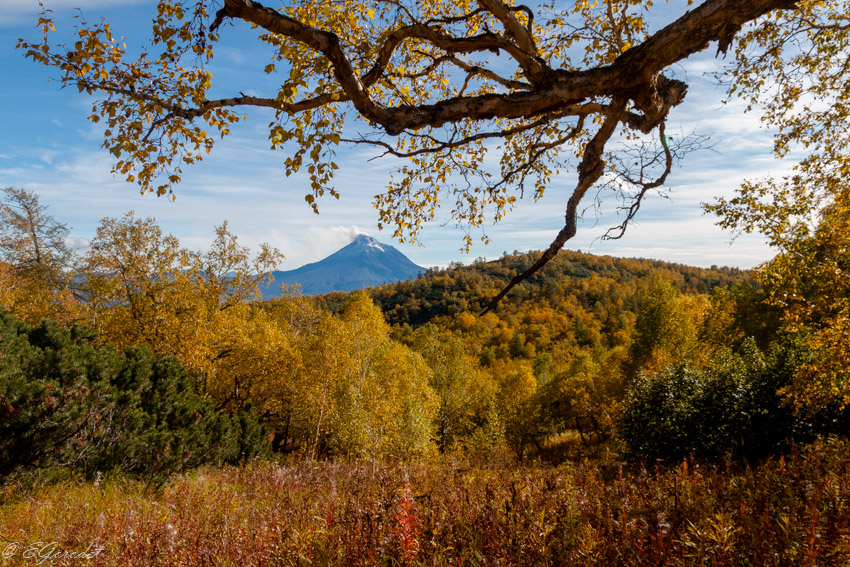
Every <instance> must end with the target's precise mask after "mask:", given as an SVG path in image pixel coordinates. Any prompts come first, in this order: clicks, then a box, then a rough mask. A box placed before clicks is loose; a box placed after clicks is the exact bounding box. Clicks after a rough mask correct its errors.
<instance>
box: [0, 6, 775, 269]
mask: <svg viewBox="0 0 850 567" xmlns="http://www.w3.org/2000/svg"><path fill="white" fill-rule="evenodd" d="M44 3H45V5H46V7H48V8H51V9H53V10H54V19H55V23H56V26H57V29H58V32H59V34H60V35H62V34H68V33H70V32H71V30H72V28H73V23H74V20H73V19H72V18H73V16H74V15H75V13H76V11H75V10H74V9H73V7H81V8H82V9H83V11H84V14H85V15H86V17H87V18H89V19H94V18H97V17H100V16H105V17H107V18H108V19H109V20H110V23H111V25H112V27H113V30H114V31H115V32H116V33H117V34H118V35H124V36H126V38H127V43H128V47H129V46H132V45H139V44H141V43H143V42H145V41H146V40H147V34H148V33H149V32H148V26H147V24H148V22H150V19H151V17H152V15H153V11H154V5H155V3H154V2H153V0H44ZM37 13H38V3H37V1H36V0H0V69H2V71H3V80H2V82H0V124H2V126H0V187H7V186H16V187H21V188H25V189H28V190H31V191H35V192H37V193H38V194H39V195H40V197H41V200H42V202H43V203H45V204H47V205H49V206H50V210H51V212H52V213H53V215H54V216H55V217H56V218H57V219H58V220H60V221H62V222H65V223H66V224H68V225H70V226H71V227H72V235H73V237H75V238H77V239H78V240H79V241H80V242H81V243H84V242H85V241H86V239H88V238H91V236H92V235H93V234H94V230H95V228H96V226H97V225H98V223H99V221H100V219H101V218H103V217H107V216H113V217H114V216H121V215H122V214H124V213H125V212H126V211H130V210H134V211H135V212H136V213H137V215H140V216H153V217H155V218H156V219H157V220H158V221H159V223H160V225H161V226H162V227H163V229H164V230H166V231H167V232H170V233H172V234H175V235H177V236H178V237H179V238H180V239H181V242H182V243H183V244H184V245H186V246H189V247H192V248H197V249H203V248H206V246H207V245H208V243H209V242H210V241H211V240H212V237H213V227H214V226H215V225H217V224H220V223H221V222H222V221H224V220H227V221H228V222H229V226H230V229H231V230H232V231H233V232H234V233H235V234H237V235H239V237H240V240H241V241H242V242H243V243H245V244H248V245H250V246H252V247H254V246H256V245H257V244H258V243H260V242H269V243H270V244H272V245H273V246H276V247H278V248H279V249H280V250H281V251H282V252H283V253H284V255H285V256H286V260H285V261H284V263H283V264H282V265H281V269H293V268H296V267H298V266H300V265H302V264H304V263H307V262H313V261H316V260H318V259H320V258H322V257H324V256H326V255H328V254H330V253H332V252H333V251H335V250H337V249H338V248H340V247H342V246H344V245H345V244H347V243H348V242H349V241H350V240H351V238H352V237H353V235H355V234H356V233H358V232H366V233H369V234H371V235H373V236H375V237H377V238H378V239H379V240H381V241H383V242H388V243H391V244H393V245H394V246H396V247H398V248H399V249H400V250H401V251H402V252H404V253H405V254H406V255H408V256H409V257H410V258H411V259H412V260H413V261H414V262H416V263H417V264H420V265H422V266H445V265H447V264H448V263H449V262H452V261H462V262H470V261H472V260H473V259H475V258H477V257H486V258H495V257H498V256H500V255H501V254H502V252H503V251H513V250H520V251H526V250H534V249H541V248H545V247H546V246H547V245H548V244H549V242H550V241H551V240H552V238H554V236H555V234H556V233H557V232H558V230H559V229H560V228H561V226H562V224H563V210H564V206H565V203H566V199H567V197H568V195H569V193H570V191H571V190H572V187H573V183H574V181H575V180H574V178H573V177H572V176H569V175H568V176H564V177H563V178H560V179H557V180H555V181H554V182H553V183H552V184H551V185H550V187H549V188H548V189H547V191H546V194H545V195H544V197H543V198H542V199H541V200H540V201H539V202H537V203H532V202H531V201H529V200H526V201H521V202H520V203H519V204H518V206H517V208H516V209H515V210H514V211H513V212H511V213H510V214H509V215H508V216H507V217H506V218H505V219H504V220H503V221H502V222H501V223H500V224H498V225H495V226H489V227H485V229H486V231H487V234H488V235H489V236H490V238H491V243H490V244H489V245H484V244H481V243H479V242H477V239H476V244H475V246H474V247H473V248H472V250H471V251H470V253H469V254H463V253H462V252H461V251H460V250H459V248H460V246H461V244H462V240H461V239H462V237H463V233H462V232H461V231H460V230H458V229H456V228H455V227H454V226H453V224H451V223H448V224H446V221H447V212H444V213H442V214H438V219H437V220H436V221H435V222H434V223H432V225H430V226H428V227H427V228H426V229H425V230H424V231H423V232H422V234H421V243H422V245H423V246H415V245H414V246H410V245H400V244H398V243H397V242H394V241H392V239H391V237H390V233H389V232H387V231H386V230H385V231H383V232H379V231H378V227H377V218H378V216H377V212H376V211H375V210H374V208H373V207H372V205H371V201H372V197H373V196H374V195H375V194H376V193H378V192H380V191H381V188H382V187H383V186H384V184H385V183H386V181H387V179H388V174H389V171H390V170H391V169H392V167H393V164H394V161H393V160H389V159H382V160H374V161H368V160H369V158H371V157H373V156H374V154H373V153H372V152H371V150H369V149H366V148H359V147H358V148H351V149H350V150H341V151H340V152H339V153H338V157H339V159H338V160H337V163H339V165H340V167H341V169H340V170H339V171H338V175H337V178H336V182H335V186H336V188H337V189H338V190H339V191H340V193H341V198H340V199H339V200H338V201H336V200H334V199H332V198H328V199H323V200H321V201H320V203H319V206H320V210H321V214H320V215H318V216H317V215H315V214H313V213H312V212H311V211H310V209H309V208H308V206H307V205H306V203H305V202H304V200H303V196H304V194H305V193H306V192H307V182H306V181H304V180H303V179H298V178H295V177H293V178H290V179H287V178H286V176H285V175H284V171H283V165H282V162H283V160H284V159H285V158H286V154H285V153H284V152H282V151H271V150H269V149H268V142H267V131H266V130H265V127H266V125H267V124H268V121H269V120H268V115H267V114H265V113H264V112H262V111H259V112H254V111H249V112H248V120H247V121H246V122H245V123H242V124H239V125H237V126H236V127H235V128H234V129H233V135H231V136H230V137H228V138H227V139H225V140H224V141H222V142H219V143H218V145H217V146H216V148H215V149H214V150H213V153H212V155H211V156H209V157H208V158H207V159H206V160H205V161H204V162H202V163H201V164H200V165H196V166H192V167H189V168H187V169H186V170H185V171H184V179H183V181H182V183H181V184H180V185H178V186H177V190H176V192H177V199H176V201H175V202H173V203H172V202H171V200H170V199H164V198H160V199H157V198H156V197H153V196H150V195H148V196H140V195H139V193H138V191H137V189H136V186H135V185H128V184H126V183H124V182H122V181H121V180H120V179H118V178H114V177H113V176H112V175H111V173H110V169H111V160H110V157H111V156H109V155H108V153H107V152H106V151H104V150H102V149H101V148H100V142H101V139H102V134H101V126H99V125H94V124H91V123H90V122H88V121H87V120H86V119H85V117H86V116H87V115H88V113H89V111H90V107H91V99H89V98H87V97H85V96H81V95H79V94H77V92H76V89H75V88H73V89H66V90H62V89H60V84H59V83H58V82H48V78H49V77H50V75H51V72H50V70H48V69H45V68H42V67H40V66H38V65H36V64H34V63H32V62H31V61H29V60H24V58H23V56H22V53H21V52H20V51H17V50H16V49H15V43H16V40H17V38H19V37H25V38H27V39H30V40H36V39H38V38H39V37H40V30H39V29H37V28H36V25H35V22H36V18H37ZM246 28H247V26H243V25H238V26H235V27H227V28H225V29H224V30H223V33H222V42H221V43H220V45H219V47H218V50H217V55H216V60H215V62H214V64H213V66H211V67H210V70H211V71H212V72H213V74H214V76H215V77H216V79H217V81H221V85H222V87H221V89H222V91H221V92H222V94H224V93H228V92H229V93H236V92H238V91H240V90H242V91H245V92H246V93H248V92H250V89H251V88H252V87H253V88H256V87H255V86H254V85H249V84H246V83H245V82H244V80H243V81H242V82H240V78H244V71H243V69H244V68H245V67H246V65H248V64H250V63H251V60H252V58H254V57H256V56H255V55H254V53H255V52H254V49H255V48H256V46H257V43H256V42H252V41H251V38H252V37H253V36H252V33H251V32H250V30H247V29H246ZM713 55H714V49H713V48H712V49H710V50H709V51H707V52H705V53H702V54H699V56H697V57H695V58H693V59H692V60H690V61H688V62H686V63H685V64H683V65H680V66H678V67H677V68H676V69H674V70H673V71H674V73H675V75H676V76H677V77H678V78H683V79H685V80H686V81H687V82H688V83H689V85H690V90H689V93H688V97H687V99H686V102H685V103H684V104H683V105H681V106H679V107H678V108H676V109H674V110H673V112H672V113H671V117H670V120H669V123H668V134H671V133H675V132H676V131H678V130H682V131H691V130H694V129H695V130H697V131H698V132H701V133H705V134H711V136H712V141H713V142H714V143H715V147H714V149H713V150H711V151H702V152H700V153H698V154H693V155H691V156H689V157H688V158H687V159H686V160H685V162H684V163H683V164H682V166H681V167H680V168H677V169H675V170H674V171H673V173H672V174H671V176H670V178H669V182H668V186H669V187H670V188H671V189H672V193H671V194H670V195H669V196H668V197H669V198H660V197H657V196H653V197H650V198H649V199H648V200H647V201H646V203H645V204H644V206H643V207H642V208H641V211H640V213H639V216H638V218H637V222H636V223H635V224H634V225H633V226H631V227H630V228H629V231H628V232H627V234H626V236H625V237H624V238H623V239H621V240H618V241H601V240H599V237H600V236H601V235H602V234H604V233H605V231H606V229H607V228H608V227H610V226H612V225H615V224H618V223H619V221H618V219H617V217H616V216H614V215H613V214H612V212H613V204H612V203H609V205H608V206H604V205H603V208H602V210H601V212H600V213H599V214H597V213H596V212H594V211H593V210H590V211H588V212H587V213H586V214H585V216H584V218H583V220H582V224H581V227H580V231H579V234H578V236H577V237H576V238H575V239H574V240H572V241H570V242H568V243H567V247H568V248H570V249H574V250H581V251H585V252H591V253H594V254H610V255H614V256H625V257H644V258H657V259H661V260H667V261H672V262H679V263H684V264H690V265H697V266H710V265H712V264H716V265H728V266H738V267H742V268H749V267H753V266H755V265H757V264H759V263H760V262H762V261H764V260H766V259H768V258H769V257H770V256H771V251H770V250H769V249H768V248H767V247H766V246H765V245H764V243H763V242H762V240H761V239H760V238H759V237H741V238H738V239H737V240H735V241H734V243H731V244H730V241H731V240H732V235H731V234H729V233H727V232H723V231H721V230H720V229H719V228H718V227H716V226H714V219H713V218H711V217H708V216H705V215H704V214H703V213H702V211H701V208H700V202H703V201H709V200H711V199H712V198H713V197H715V196H728V195H730V194H731V193H732V192H733V191H734V189H735V188H736V187H737V186H738V185H739V184H740V182H741V181H742V180H743V179H745V178H758V177H763V176H766V175H770V174H774V175H777V174H782V173H783V172H784V171H787V169H788V168H789V167H790V165H791V164H788V163H784V162H778V161H776V160H774V158H773V157H772V155H771V153H770V151H771V148H772V138H771V134H770V132H768V131H765V130H763V129H761V128H760V127H759V121H758V117H757V115H755V114H749V115H747V114H744V113H743V104H741V103H739V102H738V101H730V102H729V103H728V104H724V103H723V100H724V98H725V93H724V91H723V90H722V89H721V88H718V87H717V86H716V85H715V81H714V80H713V79H712V78H710V76H708V75H707V74H706V73H707V72H710V71H715V70H717V69H718V67H719V65H721V64H722V61H718V60H717V59H715V58H714V56H713ZM266 59H267V54H266V53H264V52H263V53H261V54H260V55H259V60H260V61H261V63H258V64H257V65H259V66H260V67H261V66H262V65H264V64H265V62H266ZM254 76H256V75H253V74H252V77H254ZM257 92H258V93H260V94H266V93H261V92H260V90H259V89H258V91H257ZM473 236H477V235H475V234H474V233H473Z"/></svg>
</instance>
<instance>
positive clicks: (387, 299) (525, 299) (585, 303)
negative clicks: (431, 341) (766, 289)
mask: <svg viewBox="0 0 850 567" xmlns="http://www.w3.org/2000/svg"><path fill="white" fill-rule="evenodd" d="M541 254H542V252H540V251H534V252H528V253H520V252H516V251H515V252H514V253H513V254H508V253H505V254H504V255H503V256H502V257H501V258H499V259H498V260H493V261H490V262H487V261H484V260H476V261H475V262H474V263H472V264H471V265H462V264H452V265H450V266H449V267H448V268H445V269H436V270H435V269H431V270H428V271H427V272H426V273H425V275H424V276H422V277H420V278H418V279H416V280H410V281H403V282H398V283H394V284H388V285H384V286H380V287H375V288H370V289H369V290H368V292H369V294H370V295H371V296H372V297H373V298H374V299H375V301H376V302H377V303H378V304H379V305H380V306H381V309H382V310H383V311H384V314H385V316H386V318H387V321H388V322H389V323H391V324H394V325H404V324H408V325H410V326H412V327H418V326H420V325H422V324H424V323H427V322H429V321H431V320H433V319H435V318H439V317H441V316H445V315H457V314H460V313H463V312H470V313H479V312H481V310H482V309H484V306H485V305H486V304H487V302H488V301H489V300H490V299H491V298H492V297H493V296H494V295H495V294H496V293H497V292H498V291H499V290H501V289H502V288H503V287H504V286H505V285H507V283H508V282H509V281H510V279H511V278H513V277H514V276H515V275H517V274H519V273H521V272H523V271H524V270H526V269H528V268H529V267H530V266H531V265H532V264H533V263H534V262H535V261H536V260H537V259H538V258H539V257H540V255H541ZM658 278H661V279H664V280H668V281H670V282H671V283H672V284H673V285H674V287H676V288H677V289H678V290H679V291H680V292H682V293H686V294H688V293H705V294H707V293H710V292H711V291H712V290H713V289H714V288H715V287H718V286H720V287H732V286H734V285H735V284H737V283H751V278H750V275H749V272H748V271H745V270H740V269H738V268H727V267H721V268H717V267H712V268H711V269H704V268H697V267H693V266H686V265H682V264H672V263H668V262H662V261H659V260H646V259H632V258H614V257H612V256H595V255H592V254H584V253H582V252H575V251H572V250H564V251H562V252H561V253H560V254H558V256H556V257H555V259H554V260H552V261H551V262H549V264H547V265H546V266H545V267H544V268H543V269H542V270H540V271H539V272H538V273H537V274H535V275H533V276H531V277H530V278H529V279H528V280H527V281H526V282H524V283H522V284H520V285H519V286H517V287H516V288H515V289H514V290H513V291H512V292H511V293H510V294H509V295H508V296H507V297H506V298H505V299H503V300H502V302H501V304H500V305H499V307H498V308H497V310H496V311H497V313H499V314H501V315H507V314H510V313H515V312H516V311H518V310H521V311H533V310H534V309H539V308H551V309H555V310H560V311H565V312H571V311H572V310H573V309H574V307H576V306H582V307H584V308H594V307H596V306H598V305H599V304H600V302H601V303H602V304H603V306H604V304H607V303H617V304H619V306H620V309H622V308H623V307H626V306H625V305H623V303H622V302H623V301H629V302H632V303H633V305H632V306H633V307H636V302H638V301H639V300H640V296H641V295H642V294H641V290H645V289H646V288H647V287H648V285H649V284H650V283H651V282H652V281H653V280H655V279H658ZM346 296H347V294H344V293H332V294H328V295H325V296H323V300H324V301H325V303H326V305H327V306H328V307H329V308H330V309H331V310H333V311H338V309H339V307H340V306H341V305H342V303H343V302H344V300H345V297H346ZM632 310H633V309H632Z"/></svg>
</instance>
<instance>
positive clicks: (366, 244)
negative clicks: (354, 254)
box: [343, 234, 392, 252]
mask: <svg viewBox="0 0 850 567" xmlns="http://www.w3.org/2000/svg"><path fill="white" fill-rule="evenodd" d="M348 246H354V247H356V248H375V249H377V250H378V251H380V252H386V251H387V248H392V246H389V247H388V246H387V245H386V244H381V243H380V242H378V239H377V238H374V237H372V236H369V235H368V234H358V235H357V236H355V237H354V240H352V241H351V244H349V245H348ZM348 246H346V248H348ZM343 250H345V248H343Z"/></svg>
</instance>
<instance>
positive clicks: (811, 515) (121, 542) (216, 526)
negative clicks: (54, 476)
mask: <svg viewBox="0 0 850 567" xmlns="http://www.w3.org/2000/svg"><path fill="white" fill-rule="evenodd" d="M0 534H2V535H3V536H4V537H5V538H8V539H9V540H12V541H16V542H19V543H20V544H21V547H20V548H18V549H15V548H14V544H9V543H6V542H3V541H2V540H0V550H5V551H6V553H7V554H8V555H9V557H7V558H5V559H2V560H0V564H2V565H4V566H5V565H35V564H37V563H38V562H39V558H37V557H30V558H25V557H24V550H26V549H29V550H31V551H37V552H39V553H41V554H42V555H50V554H51V553H56V552H62V553H68V552H81V551H85V550H86V549H87V548H88V547H89V546H90V545H91V544H93V543H94V544H95V545H98V546H102V547H103V551H102V552H100V553H98V554H96V555H95V556H93V557H91V558H89V559H84V558H72V557H61V556H57V557H55V558H48V559H45V560H44V561H43V562H42V563H41V564H50V565H116V566H118V565H120V566H139V567H149V566H155V565H175V566H177V565H240V566H241V565H245V566H253V565H293V566H306V565H346V566H348V565H352V566H358V565H440V566H442V565H445V566H449V565H452V566H458V565H530V566H532V565H533V566H547V565H631V566H643V565H672V566H677V565H700V566H703V565H710V566H733V565H735V566H737V565H741V566H744V565H747V566H749V565H752V566H760V565H766V566H767V565H775V566H785V565H794V566H797V565H799V566H812V567H814V566H815V565H818V566H820V565H842V566H846V565H850V444H848V443H846V442H842V441H829V442H823V443H819V444H816V445H814V446H812V447H809V448H806V449H803V450H800V451H798V452H795V453H793V454H791V455H789V456H788V457H787V458H785V459H778V460H773V461H769V462H766V463H763V464H761V465H758V466H756V467H753V468H745V467H740V466H735V465H726V466H721V467H703V466H698V465H695V464H693V463H683V464H682V465H681V466H679V467H675V468H670V469H664V470H659V471H655V472H648V471H644V470H634V471H630V472H629V471H622V470H619V469H618V468H617V467H616V466H612V465H610V464H609V465H606V464H604V463H599V462H594V463H583V464H574V465H568V466H561V467H558V468H549V467H539V468H527V467H516V468H477V469H471V470H465V471H462V470H458V469H456V468H454V467H450V466H434V465H429V466H426V465H421V466H416V465H389V464H388V465H380V466H372V465H349V464H334V463H300V464H296V465H291V466H284V467H281V466H277V465H273V464H270V463H260V462H256V463H251V464H249V465H247V466H244V467H241V468H226V469H211V470H206V471H202V472H198V473H195V474H192V475H186V476H181V477H177V478H174V479H173V480H172V481H171V482H169V483H168V484H166V485H165V486H164V487H163V488H162V489H161V490H159V491H158V492H150V491H145V490H144V489H143V487H141V486H140V485H137V484H135V483H132V482H129V481H125V480H120V479H118V480H107V481H104V482H102V483H96V484H91V483H88V484H83V483H69V482H66V483H60V484H54V485H51V486H46V487H42V488H40V489H37V490H34V491H21V490H20V489H16V488H14V487H7V488H6V491H5V496H4V497H3V504H2V507H0ZM36 542H44V543H45V544H50V543H52V542H56V543H57V545H56V547H55V548H52V547H45V545H42V546H41V547H37V546H34V544H35V543H36ZM10 549H11V550H12V551H15V553H10V552H9V550H10ZM93 549H94V548H92V550H93Z"/></svg>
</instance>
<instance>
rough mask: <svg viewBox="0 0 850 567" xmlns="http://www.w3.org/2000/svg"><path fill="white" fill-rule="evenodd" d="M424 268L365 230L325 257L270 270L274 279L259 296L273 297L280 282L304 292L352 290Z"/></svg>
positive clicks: (405, 277)
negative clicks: (301, 264) (289, 268)
mask: <svg viewBox="0 0 850 567" xmlns="http://www.w3.org/2000/svg"><path fill="white" fill-rule="evenodd" d="M424 272H425V269H424V268H422V267H420V266H417V265H416V264H414V263H413V262H411V261H410V260H409V259H408V258H407V256H405V255H404V254H402V253H401V252H399V251H398V250H397V249H396V248H394V247H393V246H390V245H389V244H383V243H381V242H379V241H378V239H376V238H374V237H372V236H369V235H368V234H358V235H357V236H355V237H354V239H353V240H352V241H351V243H349V244H348V245H347V246H345V247H343V248H341V249H339V250H337V251H336V252H334V253H333V254H331V255H330V256H328V257H327V258H325V259H323V260H320V261H318V262H314V263H312V264H307V265H306V266H301V267H300V268H297V269H295V270H289V271H286V272H273V274H272V276H273V277H274V280H275V281H274V283H272V284H271V285H270V286H269V287H267V288H266V290H265V291H264V292H263V297H264V298H265V299H269V298H271V297H276V296H277V295H278V294H279V292H278V288H279V286H280V284H281V283H288V284H296V283H297V284H300V285H301V291H302V292H303V293H305V294H307V295H317V294H322V293H328V292H331V291H353V290H355V289H361V288H364V287H371V286H377V285H382V284H385V283H392V282H397V281H401V280H408V279H411V278H415V277H417V276H418V275H419V274H421V273H424Z"/></svg>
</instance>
